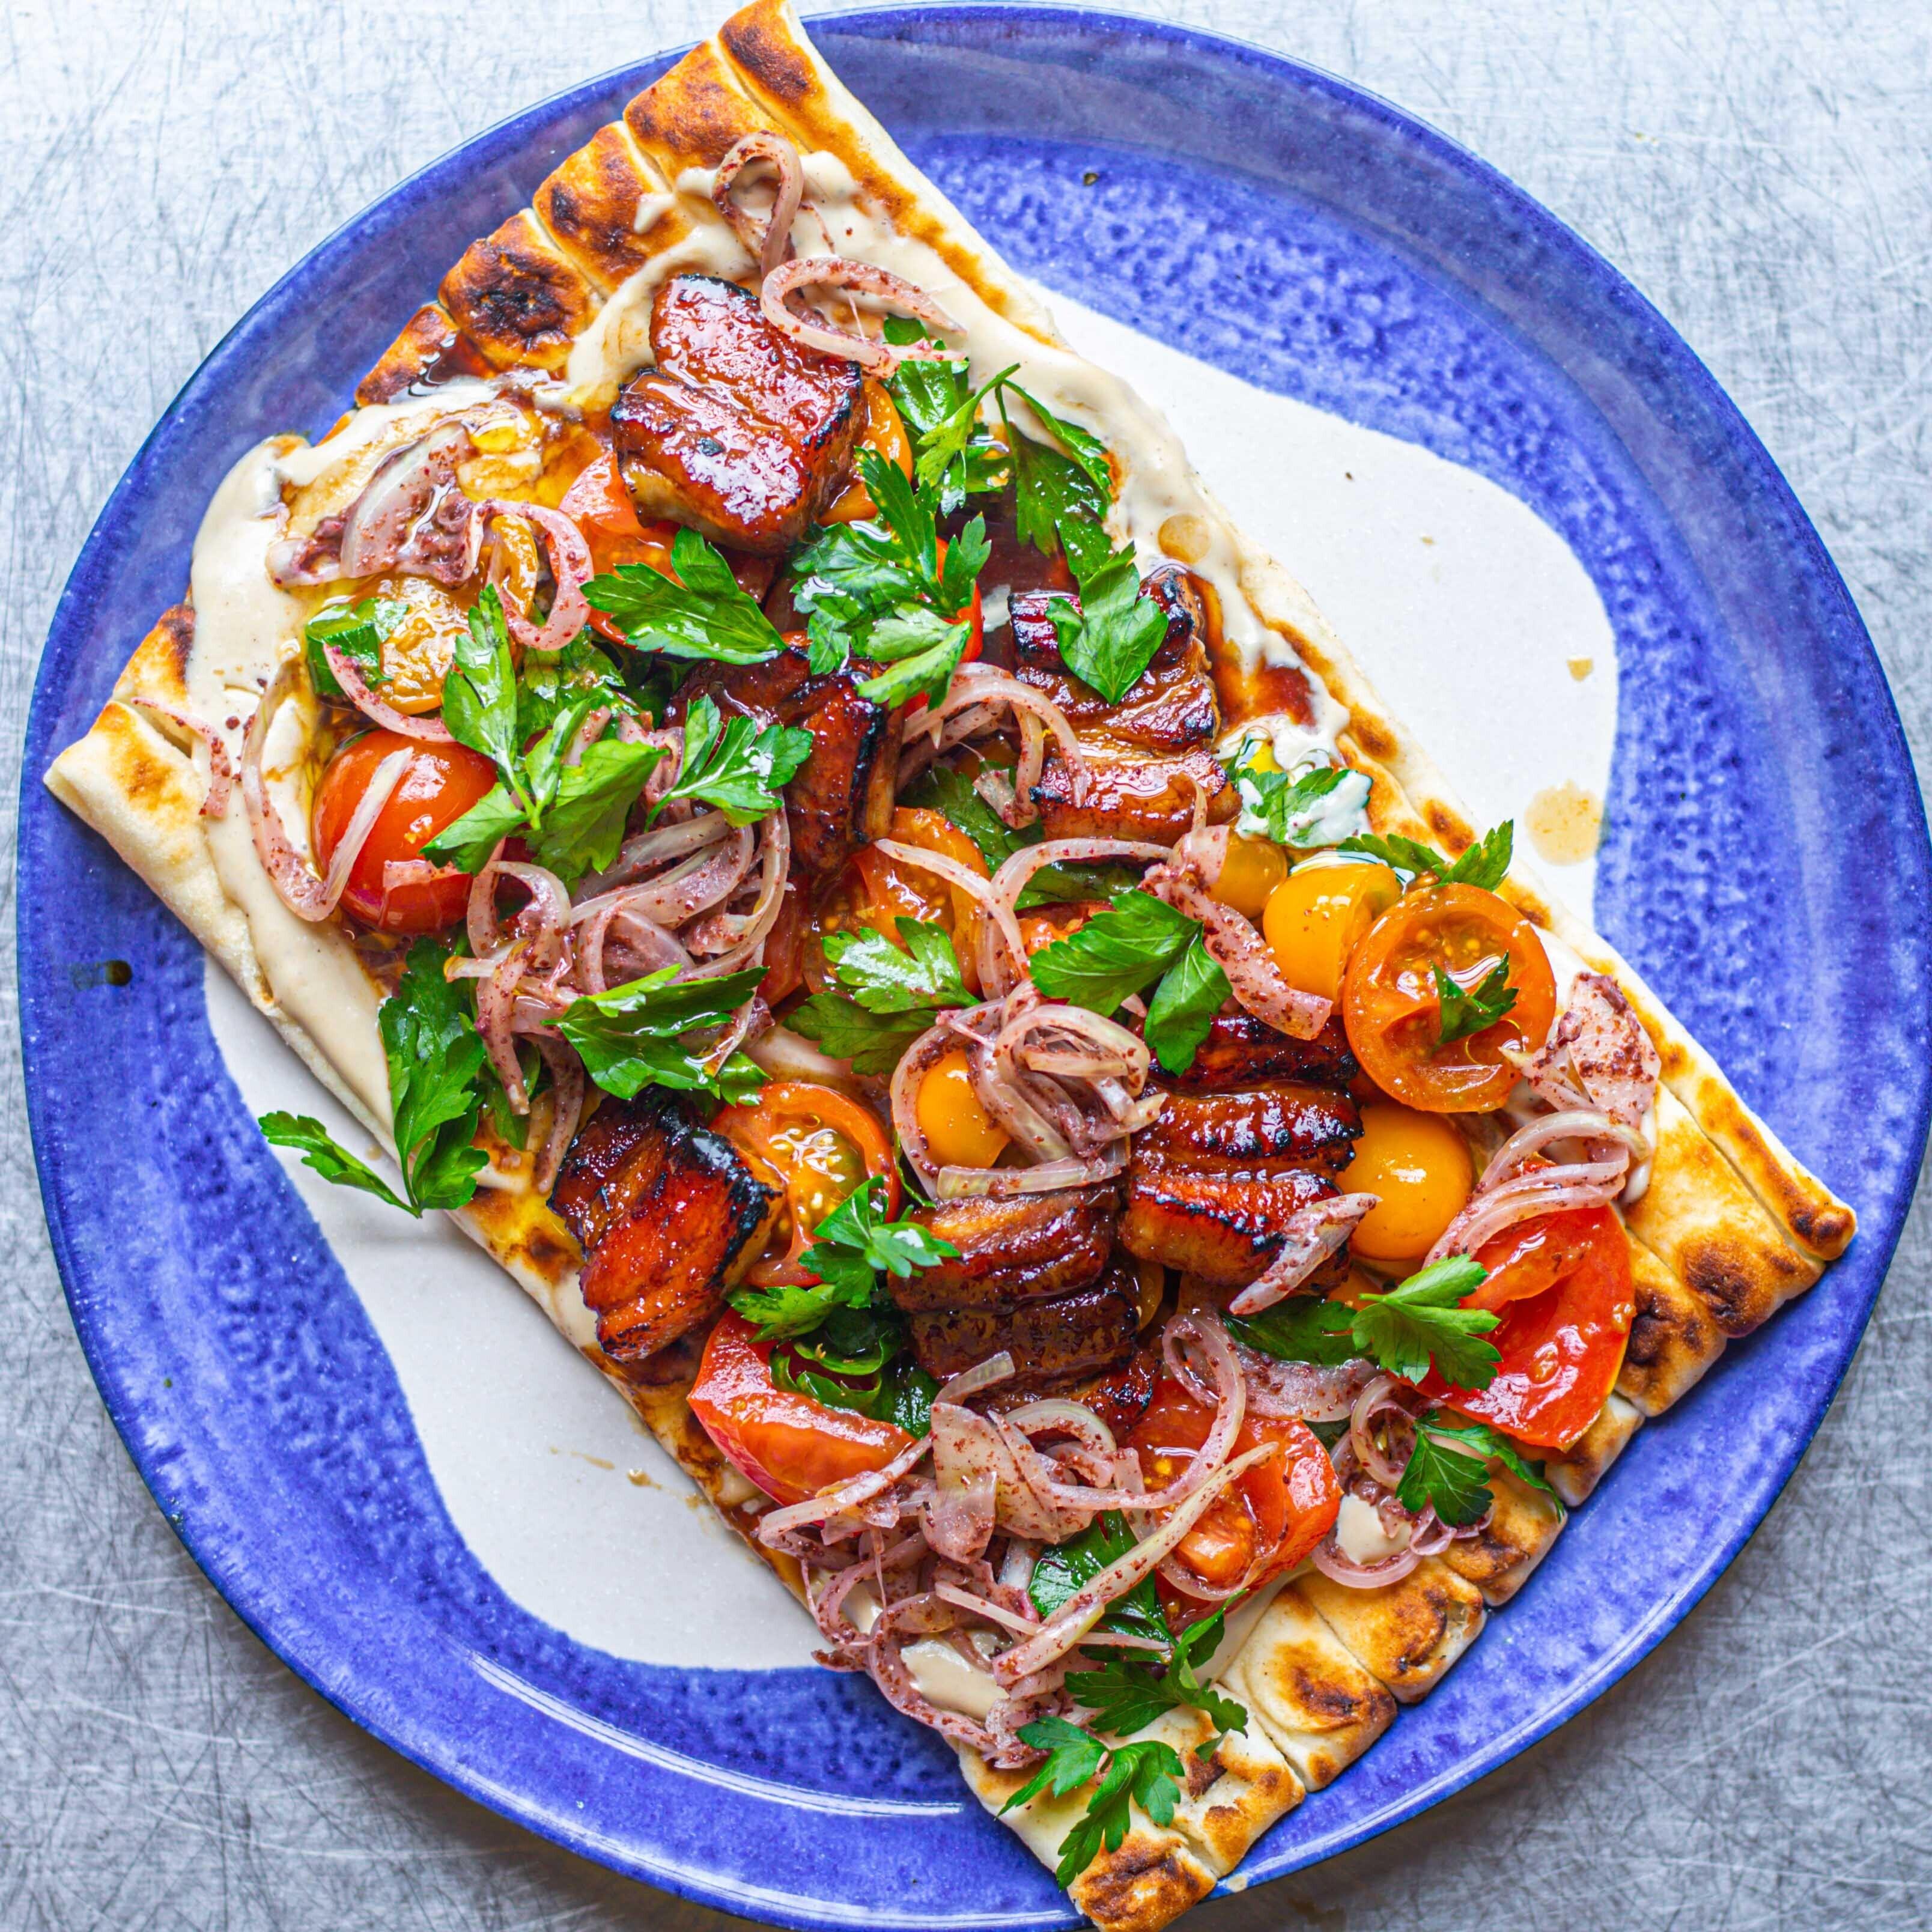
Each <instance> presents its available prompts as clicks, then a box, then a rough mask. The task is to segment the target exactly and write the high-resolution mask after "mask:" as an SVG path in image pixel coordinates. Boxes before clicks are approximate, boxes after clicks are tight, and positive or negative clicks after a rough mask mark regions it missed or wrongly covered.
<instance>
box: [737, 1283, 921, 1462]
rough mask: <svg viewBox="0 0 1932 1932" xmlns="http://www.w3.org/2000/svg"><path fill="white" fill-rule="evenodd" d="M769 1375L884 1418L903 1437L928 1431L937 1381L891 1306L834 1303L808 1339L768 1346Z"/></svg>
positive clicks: (833, 1404) (834, 1404)
mask: <svg viewBox="0 0 1932 1932" xmlns="http://www.w3.org/2000/svg"><path fill="white" fill-rule="evenodd" d="M771 1368H772V1381H773V1382H775V1383H776V1384H777V1385H778V1387H779V1388H782V1389H790V1390H793V1391H796V1393H797V1394H801V1395H808V1396H810V1397H811V1399H812V1400H813V1401H814V1402H819V1403H823V1404H824V1405H825V1406H826V1407H827V1408H828V1409H850V1410H851V1411H853V1412H854V1413H855V1414H857V1415H869V1416H870V1417H871V1418H872V1420H873V1421H875V1422H889V1423H892V1424H894V1425H895V1427H898V1428H900V1429H903V1430H904V1431H905V1432H906V1433H907V1435H908V1436H927V1435H930V1434H931V1433H932V1399H933V1397H935V1395H937V1394H938V1393H939V1384H938V1382H936V1381H935V1380H934V1379H933V1378H932V1376H929V1375H928V1374H927V1373H926V1371H925V1370H923V1369H922V1368H921V1367H919V1364H918V1362H917V1361H916V1360H915V1359H914V1358H913V1355H912V1352H911V1351H910V1349H909V1348H908V1347H907V1345H906V1333H905V1324H904V1322H903V1321H901V1319H899V1317H898V1314H897V1313H896V1312H895V1311H894V1310H891V1309H888V1308H881V1307H877V1306H874V1307H871V1308H869V1309H858V1308H835V1309H832V1310H831V1311H830V1312H829V1313H828V1314H827V1315H826V1317H825V1319H824V1320H823V1322H821V1323H820V1325H819V1326H818V1327H817V1328H816V1329H815V1330H814V1331H811V1334H810V1336H809V1337H808V1338H801V1339H799V1340H794V1341H793V1342H791V1343H789V1344H787V1346H782V1347H780V1348H777V1349H773V1350H772V1358H771Z"/></svg>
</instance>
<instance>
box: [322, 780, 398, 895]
mask: <svg viewBox="0 0 1932 1932" xmlns="http://www.w3.org/2000/svg"><path fill="white" fill-rule="evenodd" d="M412 756H413V754H412V753H411V752H410V751H408V750H407V749H403V748H399V749H398V750H396V751H392V752H391V753H390V754H389V756H388V757H386V758H385V759H384V760H383V761H382V763H380V764H379V765H378V766H377V767H376V769H374V771H373V772H371V773H370V775H369V782H368V784H367V785H365V787H363V791H362V796H361V797H360V798H359V799H357V800H356V809H355V811H354V812H353V814H351V815H350V820H349V823H348V824H347V826H344V828H343V833H342V837H341V840H340V841H338V844H337V845H336V847H335V856H334V857H332V859H330V860H329V870H328V871H327V872H326V873H325V874H323V881H322V897H323V904H324V905H325V907H327V908H328V909H329V910H334V908H335V905H336V904H337V902H338V901H339V900H340V899H341V897H342V890H343V888H344V886H347V884H348V883H349V874H350V871H352V870H353V868H354V866H355V864H356V860H357V859H359V858H361V857H362V848H363V847H364V846H365V845H366V844H368V842H369V835H370V833H371V832H373V831H374V830H375V829H376V821H377V819H378V818H380V817H381V816H382V815H383V807H384V806H385V805H387V804H388V803H389V799H390V796H391V794H392V793H393V792H394V791H395V789H396V787H397V786H398V785H399V784H401V783H402V781H403V780H404V778H405V777H406V776H407V775H408V772H409V769H410V759H411V757H412ZM383 883H384V886H385V888H386V887H387V885H388V877H387V868H385V876H384V880H383Z"/></svg>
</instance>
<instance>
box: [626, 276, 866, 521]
mask: <svg viewBox="0 0 1932 1932" xmlns="http://www.w3.org/2000/svg"><path fill="white" fill-rule="evenodd" d="M651 349H652V354H653V355H654V356H655V359H656V363H657V366H656V367H655V368H653V369H646V370H645V371H643V373H642V374H640V375H638V376H636V377H633V378H632V380H631V382H630V383H628V385H627V386H625V389H624V391H623V393H622V395H619V397H618V398H617V401H616V406H615V407H613V410H611V412H610V423H611V428H612V430H613V433H614V434H615V437H616V445H617V453H618V457H619V461H620V463H621V464H622V472H623V476H624V480H625V483H626V484H628V485H629V487H630V490H631V494H632V496H634V497H635V498H636V499H637V505H638V508H640V510H641V511H643V513H644V514H646V516H667V517H672V518H673V519H674V520H676V521H677V522H679V523H688V524H690V525H691V526H693V527H694V528H695V529H698V530H700V531H702V532H703V534H704V535H706V536H708V537H710V538H713V539H714V540H715V541H718V542H719V543H724V544H730V545H732V546H733V547H734V548H736V549H739V550H750V551H751V552H753V553H756V554H758V555H762V556H779V555H781V554H782V553H784V551H785V550H788V549H790V547H791V546H792V545H793V544H795V543H796V542H797V541H799V538H802V536H803V535H805V532H806V530H807V529H809V528H810V527H811V523H813V521H814V519H815V518H816V517H817V514H818V512H819V511H820V510H821V509H823V508H824V507H825V506H826V505H827V504H829V502H831V501H832V499H833V498H834V497H835V496H837V495H838V493H839V492H840V491H841V490H842V489H844V487H845V485H846V484H847V481H849V479H850V473H851V460H852V449H853V443H855V441H856V439H857V437H858V434H859V428H860V427H861V425H862V422H863V420H864V412H863V411H862V410H861V409H860V408H859V393H860V387H861V384H862V380H863V379H862V377H861V375H860V374H859V368H858V365H856V363H853V362H845V361H844V360H842V359H840V358H838V357H835V356H823V355H820V353H818V351H817V350H814V349H807V348H805V347H802V345H801V344H797V343H795V342H793V341H791V340H790V338H788V337H786V336H784V335H780V334H779V333H778V331H777V330H776V329H774V328H772V326H771V324H770V323H768V322H767V321H766V320H765V318H764V315H763V312H762V311H760V308H759V307H758V303H757V298H756V297H755V296H750V295H747V294H746V293H745V291H744V290H742V289H741V288H739V287H737V286H736V284H734V283H731V282H727V281H720V280H719V279H718V278H716V277H715V276H712V275H674V276H673V277H672V278H671V279H670V281H667V282H666V283H665V284H664V286H663V287H661V289H659V290H658V293H657V298H656V299H655V302H652V305H651Z"/></svg>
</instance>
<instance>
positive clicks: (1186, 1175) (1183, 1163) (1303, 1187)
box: [1121, 1149, 1348, 1288]
mask: <svg viewBox="0 0 1932 1932" xmlns="http://www.w3.org/2000/svg"><path fill="white" fill-rule="evenodd" d="M1336 1191H1337V1190H1336V1187H1335V1184H1334V1182H1333V1181H1331V1180H1329V1179H1328V1177H1327V1176H1326V1175H1322V1174H1318V1173H1316V1172H1315V1171H1314V1170H1313V1169H1310V1168H1303V1167H1289V1168H1284V1169H1281V1170H1280V1171H1279V1172H1268V1171H1267V1170H1265V1169H1261V1168H1250V1169H1241V1168H1229V1169H1220V1168H1211V1167H1208V1166H1197V1165H1196V1164H1195V1163H1193V1162H1192V1161H1191V1160H1179V1161H1168V1160H1163V1159H1161V1158H1160V1157H1157V1156H1154V1155H1148V1156H1147V1157H1142V1154H1140V1152H1139V1150H1138V1149H1136V1152H1135V1155H1134V1160H1133V1166H1131V1167H1130V1168H1129V1169H1128V1170H1127V1212H1126V1213H1125V1214H1123V1215H1122V1216H1121V1247H1124V1248H1125V1249H1126V1250H1127V1253H1129V1254H1130V1255H1138V1256H1139V1257H1140V1258H1141V1259H1142V1260H1143V1261H1150V1262H1160V1264H1161V1265H1163V1267H1165V1268H1178V1269H1179V1270H1180V1271H1181V1272H1182V1273H1183V1274H1191V1275H1193V1276H1194V1277H1196V1279H1197V1280H1200V1281H1203V1282H1205V1283H1208V1286H1211V1287H1214V1288H1245V1287H1247V1285H1248V1284H1249V1283H1250V1282H1251V1281H1254V1280H1257V1279H1258V1278H1259V1277H1260V1276H1261V1275H1262V1274H1264V1273H1265V1271H1266V1270H1267V1268H1268V1263H1269V1262H1271V1261H1272V1260H1273V1259H1274V1256H1275V1251H1276V1250H1277V1248H1278V1247H1280V1245H1281V1238H1282V1234H1283V1230H1284V1229H1286V1227H1287V1226H1288V1220H1289V1216H1290V1215H1292V1214H1293V1213H1294V1212H1295V1210H1296V1209H1297V1208H1305V1207H1307V1205H1308V1204H1309V1203H1310V1202H1312V1201H1321V1200H1325V1199H1327V1198H1328V1196H1330V1195H1331V1194H1334V1193H1335V1192H1336ZM1347 1271H1348V1257H1347V1251H1346V1250H1343V1253H1341V1254H1340V1255H1338V1256H1336V1258H1335V1261H1334V1263H1333V1264H1331V1265H1330V1268H1329V1269H1328V1270H1327V1271H1324V1272H1323V1273H1322V1274H1318V1275H1316V1276H1315V1277H1313V1280H1314V1282H1315V1283H1316V1285H1317V1286H1323V1287H1326V1286H1329V1285H1331V1282H1339V1281H1340V1280H1341V1279H1342V1278H1343V1276H1344V1275H1345V1274H1346V1273H1347Z"/></svg>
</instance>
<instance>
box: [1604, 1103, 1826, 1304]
mask: <svg viewBox="0 0 1932 1932" xmlns="http://www.w3.org/2000/svg"><path fill="white" fill-rule="evenodd" d="M1624 1218H1625V1220H1626V1221H1627V1222H1628V1224H1629V1226H1630V1228H1631V1232H1633V1233H1634V1234H1635V1235H1637V1238H1638V1239H1639V1240H1640V1241H1643V1243H1644V1244H1645V1245H1646V1247H1649V1248H1650V1249H1651V1250H1652V1251H1653V1252H1654V1253H1655V1254H1656V1255H1657V1256H1658V1258H1659V1259H1661V1261H1663V1262H1664V1264H1665V1265H1666V1266H1667V1267H1669V1268H1672V1269H1673V1270H1674V1271H1676V1274H1678V1276H1679V1277H1680V1278H1681V1279H1682V1280H1683V1281H1684V1282H1685V1283H1687V1284H1688V1286H1690V1287H1691V1288H1692V1289H1694V1290H1695V1291H1696V1292H1697V1294H1698V1295H1699V1296H1700V1298H1702V1299H1703V1302H1704V1304H1705V1305H1706V1307H1708V1308H1709V1310H1710V1311H1711V1314H1712V1319H1714V1320H1715V1322H1716V1323H1717V1325H1718V1327H1719V1328H1721V1330H1722V1331H1724V1334H1727V1335H1728V1336H1732V1337H1736V1336H1739V1335H1748V1334H1750V1333H1751V1331H1752V1330H1753V1329H1754V1328H1757V1326H1758V1325H1760V1323H1761V1322H1765V1321H1766V1320H1767V1319H1769V1317H1770V1316H1772V1315H1774V1314H1775V1313H1777V1311H1778V1310H1779V1309H1780V1308H1781V1307H1783V1306H1784V1304H1785V1303H1786V1302H1787V1301H1790V1299H1791V1298H1792V1297H1793V1295H1797V1294H1799V1293H1802V1292H1803V1290H1805V1289H1808V1288H1809V1287H1810V1286H1811V1284H1812V1283H1814V1281H1816V1280H1817V1279H1818V1276H1819V1274H1820V1264H1819V1263H1818V1262H1816V1261H1814V1259H1812V1258H1811V1256H1808V1255H1804V1254H1800V1253H1799V1251H1798V1250H1796V1248H1794V1247H1792V1246H1791V1244H1790V1243H1789V1242H1788V1241H1786V1240H1785V1238H1784V1235H1782V1234H1781V1232H1779V1229H1778V1226H1777V1224H1776V1223H1775V1222H1773V1221H1772V1219H1771V1217H1770V1216H1769V1214H1766V1212H1765V1211H1764V1210H1763V1208H1760V1206H1759V1205H1758V1204H1757V1200H1756V1199H1754V1196H1752V1194H1751V1191H1750V1190H1749V1189H1748V1188H1747V1187H1745V1184H1744V1183H1743V1182H1742V1181H1740V1180H1739V1178H1738V1177H1737V1175H1736V1173H1735V1172H1733V1169H1732V1168H1731V1166H1730V1163H1728V1162H1727V1161H1726V1160H1724V1157H1723V1156H1722V1155H1721V1154H1719V1153H1718V1151H1717V1149H1716V1148H1714V1147H1713V1146H1712V1145H1711V1143H1710V1142H1709V1139H1707V1138H1706V1136H1705V1135H1704V1133H1703V1130H1701V1129H1700V1127H1698V1125H1697V1122H1696V1121H1694V1120H1693V1119H1692V1118H1691V1116H1690V1115H1689V1114H1688V1112H1686V1111H1685V1108H1684V1106H1683V1104H1682V1102H1680V1101H1679V1100H1678V1099H1677V1097H1676V1095H1675V1094H1673V1093H1671V1091H1670V1089H1669V1088H1660V1089H1659V1090H1658V1096H1657V1151H1656V1154H1655V1157H1654V1158H1653V1160H1652V1163H1651V1176H1650V1185H1649V1187H1647V1188H1646V1189H1645V1190H1644V1192H1643V1196H1642V1198H1641V1199H1639V1200H1638V1201H1637V1202H1634V1204H1633V1205H1631V1206H1630V1207H1629V1208H1626V1209H1625V1212H1624Z"/></svg>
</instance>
